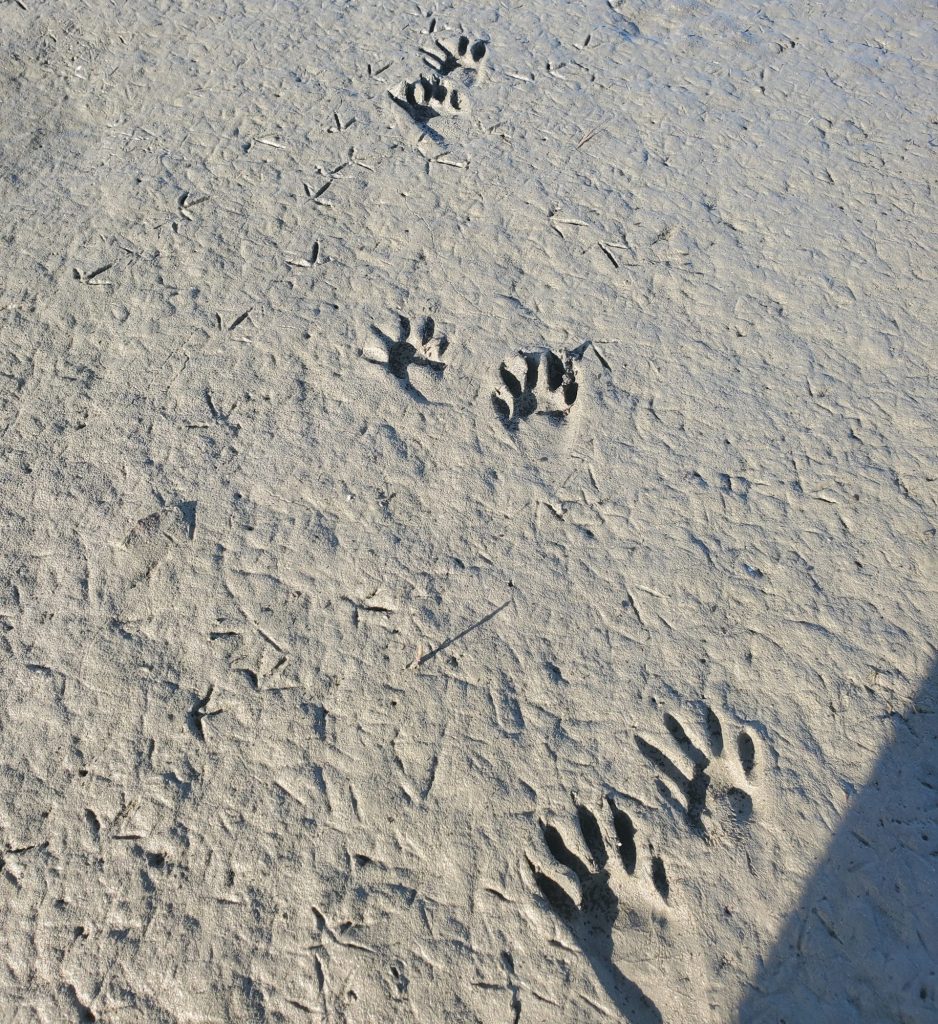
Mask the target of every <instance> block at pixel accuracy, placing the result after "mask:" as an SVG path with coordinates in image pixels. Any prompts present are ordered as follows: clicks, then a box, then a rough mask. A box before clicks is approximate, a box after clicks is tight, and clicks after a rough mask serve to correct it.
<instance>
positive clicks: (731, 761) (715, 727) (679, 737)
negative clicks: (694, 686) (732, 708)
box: [635, 707, 758, 838]
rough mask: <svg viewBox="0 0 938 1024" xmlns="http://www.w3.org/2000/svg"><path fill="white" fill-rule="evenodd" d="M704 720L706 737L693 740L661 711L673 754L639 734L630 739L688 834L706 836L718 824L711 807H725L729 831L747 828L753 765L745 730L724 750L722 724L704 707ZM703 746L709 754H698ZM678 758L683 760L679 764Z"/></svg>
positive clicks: (750, 742) (754, 757)
mask: <svg viewBox="0 0 938 1024" xmlns="http://www.w3.org/2000/svg"><path fill="white" fill-rule="evenodd" d="M705 724H706V735H707V739H706V741H705V742H701V741H700V740H697V741H696V742H695V741H694V740H692V739H691V738H690V736H689V735H688V732H687V730H686V729H685V728H684V726H683V725H681V723H680V722H679V721H678V720H677V719H676V718H675V717H674V716H673V715H671V714H667V713H666V714H665V716H664V726H665V729H667V731H668V733H669V734H670V736H671V738H672V740H673V741H674V744H675V746H676V751H675V755H674V757H671V756H669V755H668V754H667V753H665V752H664V751H663V750H662V749H661V748H660V747H657V746H655V745H654V744H652V743H649V742H648V741H647V740H646V739H645V738H644V737H642V736H636V738H635V742H636V745H637V746H638V749H639V750H640V751H641V752H642V754H644V756H645V757H646V758H647V759H648V760H649V761H650V762H651V764H652V765H653V766H654V767H655V768H657V769H658V772H659V773H660V775H659V777H658V778H657V779H656V780H655V782H656V785H657V787H658V790H659V792H660V793H661V795H662V796H663V797H664V799H665V800H666V801H667V803H668V804H670V806H671V807H672V808H673V809H674V810H675V811H676V812H677V813H678V815H679V816H680V817H681V818H682V819H683V820H684V821H685V822H686V823H687V825H688V826H689V827H690V829H691V831H692V832H694V833H696V834H697V835H699V836H702V837H703V838H708V837H709V836H710V834H711V832H712V831H713V829H714V828H717V829H720V828H722V827H724V823H723V821H721V820H720V819H719V818H718V817H716V816H715V814H714V807H715V806H719V805H723V807H725V808H726V810H727V811H728V818H729V821H728V823H727V824H728V825H729V827H730V829H731V830H739V829H741V828H743V827H745V826H748V824H749V822H750V820H751V819H752V816H753V799H752V793H751V788H752V786H753V784H754V782H755V778H756V775H757V768H758V766H757V755H756V745H755V742H754V740H753V738H752V736H750V734H749V733H748V732H746V731H745V730H744V729H741V730H740V731H739V733H738V734H737V737H736V744H735V750H734V751H733V752H729V753H728V752H727V750H726V744H725V741H724V735H723V726H722V724H721V722H720V719H719V718H718V717H717V715H716V713H715V712H714V711H713V710H712V709H711V708H709V707H707V708H706V709H705ZM705 747H706V749H707V750H708V751H709V753H705V752H704V748H705ZM676 759H677V760H676ZM678 761H683V762H684V764H683V766H681V765H679V763H678Z"/></svg>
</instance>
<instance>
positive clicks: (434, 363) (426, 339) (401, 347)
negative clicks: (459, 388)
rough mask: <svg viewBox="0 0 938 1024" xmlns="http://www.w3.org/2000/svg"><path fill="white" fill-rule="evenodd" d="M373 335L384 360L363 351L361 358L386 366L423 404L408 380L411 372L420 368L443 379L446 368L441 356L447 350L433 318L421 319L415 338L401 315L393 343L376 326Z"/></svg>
mask: <svg viewBox="0 0 938 1024" xmlns="http://www.w3.org/2000/svg"><path fill="white" fill-rule="evenodd" d="M372 332H373V333H374V334H375V335H376V336H377V337H378V338H379V339H380V340H381V342H382V343H383V345H384V349H385V352H384V354H383V357H382V356H381V354H380V353H376V352H375V351H374V350H370V351H363V352H362V355H363V356H364V357H365V358H366V359H367V360H368V361H369V362H371V363H376V364H377V365H379V366H383V367H385V369H386V370H387V371H388V373H390V374H391V375H392V376H394V377H396V378H397V379H398V380H399V381H400V382H401V384H402V386H403V387H404V388H405V389H406V390H407V391H409V392H410V393H411V394H413V395H414V397H416V398H418V399H420V400H423V401H425V399H424V396H423V395H422V394H421V392H420V391H418V390H417V388H416V387H415V386H414V384H413V382H412V381H411V379H410V374H411V370H412V368H414V367H421V368H423V369H427V370H430V371H431V372H432V373H435V374H437V375H439V376H442V375H443V371H444V370H445V369H446V363H444V362H443V353H444V352H446V350H447V348H449V340H448V339H447V337H446V336H445V335H440V334H437V331H436V323H435V321H434V319H433V317H431V316H427V317H424V318H423V322H422V323H421V325H420V331H419V333H418V334H417V335H414V333H413V328H412V327H411V323H410V320H409V319H408V318H407V317H406V316H400V317H399V325H398V336H397V340H396V341H395V340H394V339H393V338H391V337H390V336H389V335H388V334H385V332H384V331H382V330H381V329H380V328H378V327H375V326H372Z"/></svg>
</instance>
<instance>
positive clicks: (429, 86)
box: [390, 36, 488, 122]
mask: <svg viewBox="0 0 938 1024" xmlns="http://www.w3.org/2000/svg"><path fill="white" fill-rule="evenodd" d="M434 46H435V47H436V50H421V53H422V54H423V57H424V64H426V65H427V67H428V68H430V70H431V72H433V73H432V74H429V75H427V74H422V75H420V77H419V78H416V79H414V80H412V81H409V82H404V83H403V85H402V86H399V87H398V90H397V91H396V92H395V91H392V92H391V93H390V96H391V99H393V100H394V102H395V103H397V104H398V106H400V107H402V108H403V109H404V110H405V111H406V112H407V113H408V114H410V115H411V117H412V118H413V119H414V120H415V121H423V122H425V121H429V120H430V119H431V118H434V117H440V116H441V115H458V114H462V113H465V111H466V110H467V109H468V103H467V100H466V96H465V93H464V91H463V90H462V89H461V88H460V85H462V86H463V88H470V87H471V86H472V85H473V84H474V83H475V80H476V79H477V78H478V76H479V74H480V72H481V71H482V68H483V66H484V64H485V61H486V58H487V56H488V43H487V42H485V40H483V39H478V40H476V41H475V42H471V41H470V39H469V37H468V36H460V37H459V39H458V40H457V42H456V43H455V45H452V44H449V43H446V42H443V41H442V40H436V41H435V42H434ZM457 73H458V77H459V79H460V81H458V82H457V81H454V77H455V76H457Z"/></svg>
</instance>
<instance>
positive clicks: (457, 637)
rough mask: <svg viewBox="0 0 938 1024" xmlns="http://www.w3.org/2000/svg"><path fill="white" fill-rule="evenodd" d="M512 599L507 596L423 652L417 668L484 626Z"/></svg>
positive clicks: (511, 601) (512, 599)
mask: <svg viewBox="0 0 938 1024" xmlns="http://www.w3.org/2000/svg"><path fill="white" fill-rule="evenodd" d="M514 600H515V599H514V597H509V598H508V600H507V601H506V602H505V603H504V604H501V605H499V606H498V607H497V608H495V609H494V610H493V611H490V612H489V613H488V615H483V616H482V618H481V619H479V621H478V622H475V623H473V624H472V625H471V626H467V627H466V628H465V629H464V630H463V631H462V632H461V633H457V634H456V635H455V636H453V637H450V638H449V640H445V641H444V642H443V643H441V644H440V646H439V647H434V648H433V650H432V651H430V652H429V653H427V654H425V655H424V656H423V657H422V658H419V659H418V660H417V664H416V666H415V667H416V668H419V667H420V666H421V665H423V664H425V663H426V662H428V661H429V660H430V659H431V658H435V657H436V656H437V655H438V654H439V653H440V652H441V651H445V650H446V648H447V647H451V646H452V645H453V644H454V643H456V641H457V640H462V638H463V637H464V636H467V635H468V634H469V633H471V632H472V631H473V630H474V629H478V628H479V626H484V625H485V624H486V622H490V621H491V620H492V619H494V618H495V616H496V615H498V613H499V612H503V611H504V610H505V609H506V608H507V607H508V605H510V604H514Z"/></svg>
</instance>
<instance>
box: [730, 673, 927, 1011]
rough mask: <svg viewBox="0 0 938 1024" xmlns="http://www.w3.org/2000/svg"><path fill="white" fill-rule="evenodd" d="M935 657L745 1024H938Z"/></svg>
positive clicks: (763, 977)
mask: <svg viewBox="0 0 938 1024" xmlns="http://www.w3.org/2000/svg"><path fill="white" fill-rule="evenodd" d="M936 991H938V662H936V664H935V665H934V666H933V668H932V670H931V673H930V675H929V676H928V678H927V679H926V681H925V683H924V685H923V686H922V688H921V689H920V690H919V692H918V694H917V696H916V698H915V702H914V705H913V706H911V707H910V708H909V709H908V712H907V713H906V715H905V717H903V718H899V717H897V718H896V723H895V737H894V739H893V741H892V743H891V744H890V745H889V746H888V747H887V748H886V750H885V751H884V752H883V754H882V755H881V756H880V760H879V762H878V764H877V766H876V768H875V770H874V772H873V774H872V776H871V777H870V780H869V782H868V783H867V785H866V786H865V787H864V789H863V790H862V791H861V792H860V793H859V795H858V796H857V797H856V798H855V802H854V804H853V807H852V808H851V810H850V811H849V812H848V814H847V816H846V818H845V819H844V821H843V822H842V823H841V825H840V828H839V829H838V830H837V833H836V834H835V836H834V838H833V840H832V842H831V845H830V847H829V849H828V851H827V853H826V854H825V856H824V859H823V861H822V862H821V864H820V865H819V867H818V869H817V871H816V872H815V874H814V876H813V877H812V878H811V880H810V882H809V883H808V886H807V888H806V889H805V891H804V893H803V895H802V898H801V902H800V904H799V906H798V907H797V909H796V910H795V911H794V912H793V914H792V915H791V917H790V918H789V920H788V922H787V923H786V925H785V927H784V929H783V931H782V934H781V936H780V938H779V941H778V943H777V944H776V946H775V948H774V950H773V951H772V954H771V956H770V958H769V959H768V961H767V962H766V963H765V964H764V965H763V967H762V969H761V971H760V972H759V974H758V975H757V977H756V979H755V981H754V983H753V987H752V990H751V991H750V993H749V995H748V997H747V998H746V999H745V1001H744V1002H743V1005H742V1007H741V1009H740V1014H739V1021H740V1024H782V1022H784V1024H803V1022H806V1021H818V1022H820V1021H823V1022H825V1024H886V1022H888V1024H900V1022H901V1024H907V1022H915V1024H919V1022H921V1024H924V1022H926V1021H931V1022H936V1021H938V996H936Z"/></svg>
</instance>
